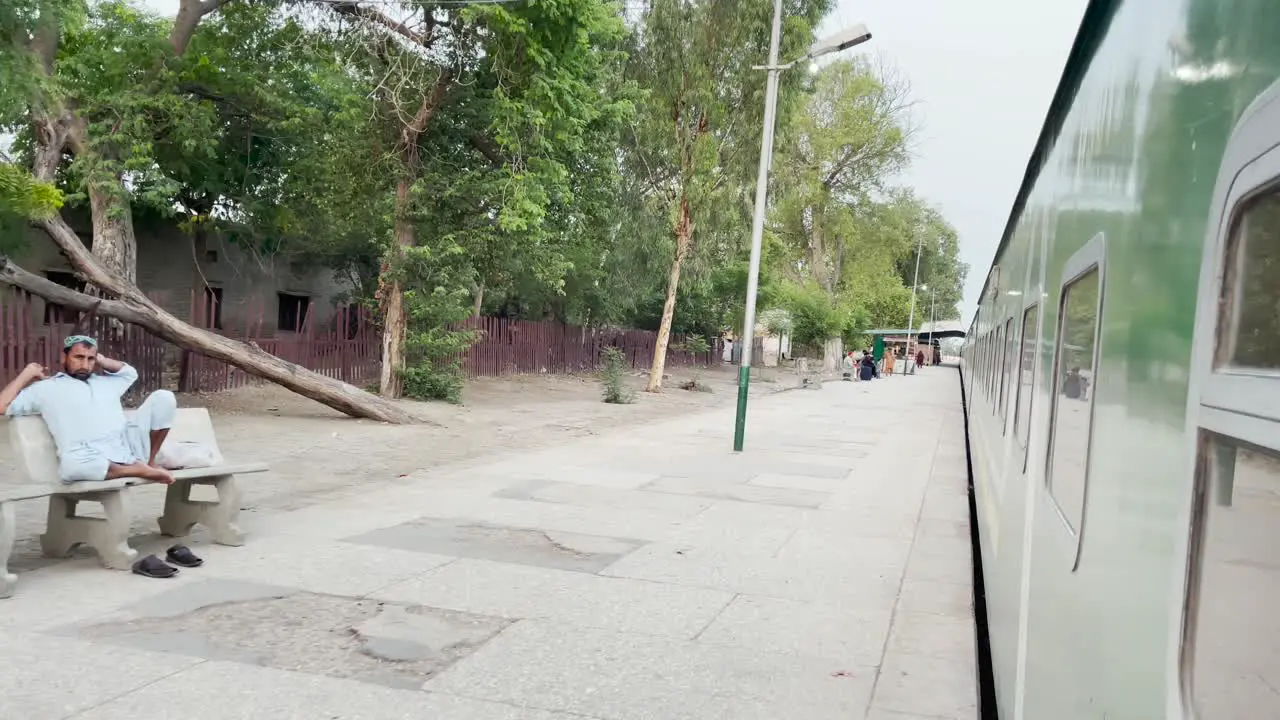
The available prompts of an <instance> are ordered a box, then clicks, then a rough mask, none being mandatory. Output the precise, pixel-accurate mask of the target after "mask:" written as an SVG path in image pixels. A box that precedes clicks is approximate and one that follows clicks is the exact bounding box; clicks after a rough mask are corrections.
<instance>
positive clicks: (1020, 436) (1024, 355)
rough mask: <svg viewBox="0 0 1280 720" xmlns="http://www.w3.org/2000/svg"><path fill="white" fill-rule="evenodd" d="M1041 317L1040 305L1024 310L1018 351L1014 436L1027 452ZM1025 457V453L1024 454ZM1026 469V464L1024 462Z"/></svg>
mask: <svg viewBox="0 0 1280 720" xmlns="http://www.w3.org/2000/svg"><path fill="white" fill-rule="evenodd" d="M1039 318H1040V306H1039V305H1032V306H1031V307H1029V308H1027V309H1026V310H1024V311H1022V335H1021V337H1022V351H1021V352H1019V353H1018V375H1017V377H1018V388H1017V391H1016V392H1017V396H1016V399H1015V400H1014V405H1013V436H1014V437H1015V438H1017V440H1018V442H1019V443H1020V444H1021V445H1022V449H1023V451H1024V452H1025V451H1026V448H1027V433H1028V428H1027V426H1028V424H1029V423H1030V422H1031V400H1032V396H1031V390H1032V387H1033V386H1034V384H1035V380H1036V375H1035V369H1036V329H1037V328H1036V323H1037V321H1038V320H1039ZM1023 457H1024V458H1025V455H1024V456H1023ZM1023 469H1026V464H1025V463H1024V464H1023Z"/></svg>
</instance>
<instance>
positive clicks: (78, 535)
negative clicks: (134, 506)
mask: <svg viewBox="0 0 1280 720" xmlns="http://www.w3.org/2000/svg"><path fill="white" fill-rule="evenodd" d="M82 501H87V502H96V503H101V504H102V510H103V514H104V515H106V517H105V518H91V517H81V516H79V515H76V505H78V504H79V503H80V502H82ZM130 505H131V503H130V496H129V491H128V490H127V489H120V490H110V491H104V492H90V493H80V494H77V495H51V496H50V497H49V524H48V527H47V528H46V530H45V533H44V534H43V535H41V536H40V547H41V549H42V550H44V554H45V555H46V556H47V557H66V556H68V555H70V554H71V551H72V550H75V549H76V547H77V546H79V545H88V546H89V547H91V548H93V549H94V550H95V551H97V553H98V559H99V560H100V561H101V562H102V565H103V567H107V568H111V569H112V570H128V569H129V568H130V566H132V565H133V561H134V560H136V559H137V558H138V551H137V550H134V549H133V548H131V547H129V519H130V512H129V510H130Z"/></svg>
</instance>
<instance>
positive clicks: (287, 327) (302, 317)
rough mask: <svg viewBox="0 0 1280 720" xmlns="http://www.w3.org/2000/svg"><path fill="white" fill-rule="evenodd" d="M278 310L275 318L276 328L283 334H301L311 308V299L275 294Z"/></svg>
mask: <svg viewBox="0 0 1280 720" xmlns="http://www.w3.org/2000/svg"><path fill="white" fill-rule="evenodd" d="M276 295H277V297H278V299H279V303H280V306H279V307H280V309H279V312H278V313H277V316H276V328H277V329H279V330H283V331H285V332H301V331H302V326H303V323H305V322H306V321H307V311H308V310H309V309H310V308H311V298H309V297H307V296H306V295H293V294H290V293H276Z"/></svg>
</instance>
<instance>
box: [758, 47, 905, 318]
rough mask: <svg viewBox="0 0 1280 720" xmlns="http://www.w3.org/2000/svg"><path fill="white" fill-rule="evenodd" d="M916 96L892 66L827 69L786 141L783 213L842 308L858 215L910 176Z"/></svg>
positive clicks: (850, 64) (848, 64) (815, 273)
mask: <svg viewBox="0 0 1280 720" xmlns="http://www.w3.org/2000/svg"><path fill="white" fill-rule="evenodd" d="M910 105H911V103H910V88H909V87H908V85H907V84H906V82H905V81H903V80H902V79H901V78H899V77H897V76H896V75H895V74H894V73H893V71H892V70H891V69H890V68H889V67H888V66H884V65H882V66H879V67H874V66H872V65H871V64H870V63H868V62H867V61H865V60H842V61H838V62H834V63H831V64H829V65H826V66H825V67H823V68H822V69H821V70H819V71H818V73H817V75H816V76H815V77H814V79H813V86H812V90H811V93H810V94H809V96H808V97H807V98H806V100H805V102H804V104H803V105H801V106H799V107H798V108H797V110H796V118H795V120H794V121H793V122H792V124H791V127H792V132H790V133H787V134H786V135H785V136H784V142H783V145H782V148H781V152H780V155H781V158H780V162H779V163H778V165H779V174H780V175H782V176H783V180H782V183H783V185H784V187H785V188H786V191H785V196H784V199H785V201H784V202H783V203H781V204H780V208H779V210H780V212H782V213H785V214H788V215H789V216H790V217H787V218H786V220H785V222H788V224H789V225H790V226H791V227H793V228H794V229H795V232H796V233H797V234H798V235H800V236H802V237H803V238H804V242H805V253H804V262H805V264H806V265H807V267H808V270H809V274H810V275H811V276H812V277H813V279H814V280H815V281H817V283H818V285H819V286H821V287H822V288H823V289H824V290H825V291H826V292H827V295H828V296H829V297H830V298H831V299H832V300H833V301H834V300H835V298H836V294H837V290H838V285H839V283H840V280H841V278H842V276H843V270H844V263H845V261H846V258H847V254H848V250H849V249H850V247H849V246H850V245H852V241H853V240H854V238H853V237H851V236H852V235H853V234H854V233H856V232H857V230H858V228H857V227H856V225H857V215H858V214H859V212H860V211H861V210H863V209H864V208H865V207H866V206H867V205H868V204H869V203H870V202H871V201H872V198H873V197H875V196H877V195H879V194H883V193H884V191H885V190H886V183H887V182H888V180H890V179H891V178H892V177H893V176H894V175H895V174H897V173H898V172H900V171H901V170H903V169H904V168H905V167H906V165H907V161H908V159H909V153H910V142H911V137H912V135H913V133H914V131H913V128H912V127H911V125H910V118H909V117H908V111H909V110H910Z"/></svg>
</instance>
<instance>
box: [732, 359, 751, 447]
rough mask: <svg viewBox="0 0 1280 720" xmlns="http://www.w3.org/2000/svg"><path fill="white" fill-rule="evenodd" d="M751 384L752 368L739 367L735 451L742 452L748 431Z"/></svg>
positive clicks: (734, 426) (734, 431) (734, 438)
mask: <svg viewBox="0 0 1280 720" xmlns="http://www.w3.org/2000/svg"><path fill="white" fill-rule="evenodd" d="M750 384H751V368H750V366H747V365H743V366H741V367H739V368H738V412H737V414H736V415H735V416H734V419H733V451H734V452H742V440H743V437H744V436H745V435H746V431H747V388H748V387H749V386H750Z"/></svg>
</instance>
